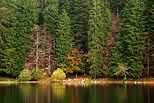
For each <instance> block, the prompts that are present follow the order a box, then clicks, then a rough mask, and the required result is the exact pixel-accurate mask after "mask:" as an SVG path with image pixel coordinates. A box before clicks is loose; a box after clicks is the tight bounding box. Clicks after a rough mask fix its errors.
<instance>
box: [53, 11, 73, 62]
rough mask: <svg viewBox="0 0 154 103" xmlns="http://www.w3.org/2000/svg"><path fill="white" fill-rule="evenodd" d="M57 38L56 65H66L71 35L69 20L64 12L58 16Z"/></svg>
mask: <svg viewBox="0 0 154 103" xmlns="http://www.w3.org/2000/svg"><path fill="white" fill-rule="evenodd" d="M57 33H58V35H59V37H57V38H56V43H55V45H56V48H55V50H56V54H58V56H59V57H58V58H56V59H57V65H60V64H66V63H67V53H68V50H69V49H70V48H71V46H72V40H73V38H72V35H71V20H70V18H69V17H68V14H67V13H66V11H65V10H64V11H63V13H62V15H61V16H60V21H59V26H58V29H57Z"/></svg>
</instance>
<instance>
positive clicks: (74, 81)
mask: <svg viewBox="0 0 154 103" xmlns="http://www.w3.org/2000/svg"><path fill="white" fill-rule="evenodd" d="M2 83H59V84H66V85H85V84H101V85H103V84H107V83H108V84H109V83H120V84H150V85H154V76H150V77H149V78H137V79H134V78H127V81H123V78H119V79H118V80H117V79H115V78H97V79H91V78H83V77H78V78H74V77H67V78H66V79H63V80H54V79H51V78H50V77H43V78H42V79H40V80H38V81H20V80H19V79H15V78H10V77H4V76H3V77H1V76H0V84H2Z"/></svg>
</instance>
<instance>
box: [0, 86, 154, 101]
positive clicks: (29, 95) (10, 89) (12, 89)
mask: <svg viewBox="0 0 154 103" xmlns="http://www.w3.org/2000/svg"><path fill="white" fill-rule="evenodd" d="M0 103H154V85H144V84H140V85H135V84H127V85H123V84H105V85H89V86H68V85H58V84H0Z"/></svg>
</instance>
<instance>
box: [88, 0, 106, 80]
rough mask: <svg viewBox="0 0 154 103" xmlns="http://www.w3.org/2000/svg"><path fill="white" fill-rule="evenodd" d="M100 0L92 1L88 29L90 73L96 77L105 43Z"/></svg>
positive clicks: (98, 74)
mask: <svg viewBox="0 0 154 103" xmlns="http://www.w3.org/2000/svg"><path fill="white" fill-rule="evenodd" d="M99 4H100V1H99V0H94V1H93V8H92V9H91V10H90V19H89V31H88V48H89V52H88V54H87V55H88V57H89V58H88V60H87V62H89V63H90V67H89V68H90V74H91V75H92V76H94V77H95V78H96V76H100V75H101V72H100V69H101V66H102V62H103V58H102V49H103V46H104V45H105V40H104V38H106V36H105V35H104V34H103V22H102V14H101V7H100V5H99Z"/></svg>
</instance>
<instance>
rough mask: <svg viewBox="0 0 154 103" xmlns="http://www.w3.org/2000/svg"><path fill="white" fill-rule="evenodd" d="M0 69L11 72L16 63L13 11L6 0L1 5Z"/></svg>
mask: <svg viewBox="0 0 154 103" xmlns="http://www.w3.org/2000/svg"><path fill="white" fill-rule="evenodd" d="M0 11H1V16H0V30H1V32H0V33H1V34H0V44H1V45H0V71H4V72H6V73H7V74H11V72H12V69H13V63H14V61H15V60H14V59H13V56H14V53H15V48H14V47H13V46H14V41H13V39H14V38H13V37H14V36H13V32H12V30H11V27H12V25H11V19H10V18H11V12H9V11H10V9H9V3H8V2H6V1H2V2H1V6H0Z"/></svg>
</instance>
